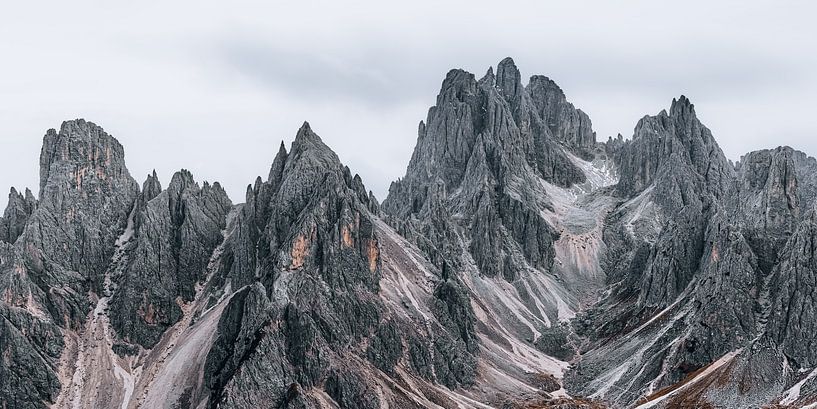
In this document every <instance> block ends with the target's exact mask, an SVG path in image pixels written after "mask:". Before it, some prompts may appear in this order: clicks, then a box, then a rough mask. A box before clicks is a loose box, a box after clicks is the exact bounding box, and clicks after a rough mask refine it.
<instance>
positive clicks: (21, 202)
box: [0, 188, 37, 244]
mask: <svg viewBox="0 0 817 409" xmlns="http://www.w3.org/2000/svg"><path fill="white" fill-rule="evenodd" d="M36 208H37V199H35V198H34V195H33V194H32V193H31V191H30V190H28V189H26V192H25V196H23V195H22V194H20V193H18V192H17V190H16V189H14V188H11V191H10V192H9V199H8V205H6V210H5V212H3V216H2V217H0V241H4V242H6V243H11V244H14V242H15V241H17V237H20V235H21V234H23V230H24V229H25V227H26V223H27V222H28V218H29V217H31V214H32V213H34V209H36Z"/></svg>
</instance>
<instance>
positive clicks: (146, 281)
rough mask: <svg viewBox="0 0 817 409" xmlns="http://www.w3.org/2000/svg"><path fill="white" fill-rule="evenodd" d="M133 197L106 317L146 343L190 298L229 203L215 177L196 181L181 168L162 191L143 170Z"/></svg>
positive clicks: (218, 236) (173, 320)
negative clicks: (123, 258) (126, 245)
mask: <svg viewBox="0 0 817 409" xmlns="http://www.w3.org/2000/svg"><path fill="white" fill-rule="evenodd" d="M157 192H161V193H157ZM137 202H138V203H139V205H138V206H137V210H136V211H135V214H134V215H133V217H134V220H133V221H132V226H131V227H132V228H134V229H135V230H134V232H133V234H134V240H133V242H132V243H131V244H130V245H131V247H132V248H131V249H129V253H130V256H129V258H128V261H127V265H126V267H125V268H124V271H123V272H122V276H121V277H115V281H116V282H117V283H118V286H119V289H118V291H116V293H115V295H114V296H113V298H112V300H111V309H112V314H111V321H112V324H113V326H114V328H116V330H117V333H118V334H119V336H120V337H121V338H123V339H124V340H125V341H127V342H130V343H133V344H139V345H141V346H143V347H145V348H150V347H152V346H153V345H155V344H156V342H158V340H159V338H160V337H161V335H162V334H163V333H164V332H165V331H166V330H167V329H168V328H169V327H170V326H172V325H173V324H175V323H176V322H177V321H178V320H179V319H180V318H181V315H182V310H181V305H182V304H183V303H185V302H190V301H192V300H193V297H194V295H195V286H196V283H198V282H199V281H202V280H203V279H204V278H205V274H206V268H207V265H208V263H209V260H210V255H211V254H212V253H213V250H215V248H216V246H218V245H219V244H220V243H221V241H222V240H223V236H222V233H221V231H222V230H224V229H225V228H226V216H227V213H228V212H229V211H230V208H231V206H232V204H231V203H230V199H229V198H228V197H227V194H226V193H225V192H224V190H223V189H222V188H221V186H220V185H219V184H218V183H217V182H216V183H215V184H213V185H210V184H209V183H207V182H204V185H203V186H202V187H199V185H198V184H197V183H196V182H195V181H194V180H193V175H192V174H191V173H190V172H188V171H186V170H182V171H180V172H177V173H176V174H174V175H173V179H172V180H171V182H170V185H169V186H168V188H167V190H164V191H161V187H160V185H159V181H158V179H157V178H156V175H155V173H154V174H153V175H151V176H149V177H148V179H147V180H146V181H145V183H144V189H143V190H142V192H141V194H140V196H139V198H138V200H137Z"/></svg>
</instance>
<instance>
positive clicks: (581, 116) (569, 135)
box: [526, 75, 596, 159]
mask: <svg viewBox="0 0 817 409" xmlns="http://www.w3.org/2000/svg"><path fill="white" fill-rule="evenodd" d="M526 89H527V91H528V94H529V95H530V96H531V100H532V101H533V103H534V105H535V106H536V110H537V111H538V113H539V117H540V118H542V121H544V122H545V124H546V125H547V127H548V129H550V133H551V134H552V135H553V137H554V138H555V139H556V140H558V141H560V142H562V143H564V144H565V145H566V146H568V147H570V148H571V149H572V150H573V151H574V152H576V153H577V154H579V155H581V156H582V157H585V158H591V159H592V156H593V151H594V150H595V149H596V133H595V132H594V131H593V125H592V123H591V122H590V117H588V116H587V114H586V113H584V112H582V110H580V109H576V108H575V107H574V106H573V104H571V103H570V102H568V101H567V98H566V97H565V94H564V92H563V91H562V89H561V88H560V87H559V86H558V85H556V82H554V81H553V80H551V79H550V78H548V77H545V76H544V75H534V76H532V77H531V78H530V82H529V83H528V85H527V87H526Z"/></svg>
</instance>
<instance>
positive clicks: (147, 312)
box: [139, 303, 156, 325]
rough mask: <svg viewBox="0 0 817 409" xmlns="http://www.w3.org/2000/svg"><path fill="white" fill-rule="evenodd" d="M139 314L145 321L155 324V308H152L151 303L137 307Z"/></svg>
mask: <svg viewBox="0 0 817 409" xmlns="http://www.w3.org/2000/svg"><path fill="white" fill-rule="evenodd" d="M139 316H140V317H142V320H144V321H145V322H146V323H148V324H150V325H156V310H155V309H154V308H153V304H150V303H149V304H148V305H147V306H145V305H144V304H142V306H141V307H140V308H139Z"/></svg>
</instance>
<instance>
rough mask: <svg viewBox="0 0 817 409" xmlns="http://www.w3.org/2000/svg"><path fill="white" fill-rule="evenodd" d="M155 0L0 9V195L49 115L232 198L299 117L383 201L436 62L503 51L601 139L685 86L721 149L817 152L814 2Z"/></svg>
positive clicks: (466, 62)
mask: <svg viewBox="0 0 817 409" xmlns="http://www.w3.org/2000/svg"><path fill="white" fill-rule="evenodd" d="M117 3H118V2H117ZM148 3H150V4H145V2H135V3H119V4H116V5H114V4H113V3H111V2H98V1H94V2H91V1H78V2H53V3H51V4H44V2H14V3H10V4H7V5H6V6H5V7H4V8H3V11H2V13H0V38H2V40H0V55H2V56H3V58H2V63H0V125H2V126H0V152H2V160H1V161H0V205H1V206H2V207H3V208H4V207H5V202H6V193H7V192H8V189H9V187H11V186H16V187H18V189H22V188H24V187H26V186H28V187H30V188H32V190H33V191H34V193H35V194H37V193H38V192H37V191H36V190H37V186H38V158H39V151H40V144H41V142H42V136H43V134H44V133H45V131H46V129H48V128H59V126H60V123H61V122H62V121H63V120H66V119H73V118H79V117H82V118H85V119H87V120H90V121H93V122H95V123H97V124H99V125H101V126H103V127H104V128H105V129H106V131H108V132H109V133H110V134H112V135H114V136H115V137H116V138H117V139H119V141H120V142H121V143H122V144H123V145H124V146H125V153H126V160H127V164H128V167H129V169H130V171H131V174H132V175H133V176H134V177H135V178H136V179H137V180H138V181H139V183H140V184H141V182H142V181H143V180H144V178H145V176H146V175H147V173H148V172H150V171H151V170H152V169H154V168H155V169H156V170H157V172H158V173H159V177H160V180H161V181H162V185H163V187H166V186H167V183H168V182H169V181H170V177H171V175H172V173H173V172H174V171H176V170H178V169H180V168H187V169H189V170H191V171H192V172H193V175H194V176H195V177H196V180H197V181H199V182H201V181H202V180H209V181H215V180H218V181H220V182H221V183H222V184H223V185H224V186H225V188H226V189H227V191H228V193H229V194H230V197H231V198H232V200H233V201H234V202H236V203H238V202H243V201H244V191H245V189H246V186H247V184H249V183H251V182H253V180H254V179H255V177H256V176H257V175H262V176H264V177H266V175H267V173H268V171H269V166H270V164H271V162H272V159H273V157H274V155H275V152H276V151H277V149H278V146H279V144H280V142H281V140H284V141H286V143H287V148H289V143H290V141H291V140H292V139H293V138H294V136H295V132H296V131H297V129H298V127H299V126H300V124H301V123H302V122H303V121H304V120H308V121H309V122H310V124H311V125H312V128H313V129H314V130H315V132H317V133H318V134H319V135H320V136H321V137H322V138H323V139H324V141H325V142H326V143H327V144H328V145H329V146H330V147H331V148H332V149H334V150H335V151H336V152H337V153H338V156H340V158H341V160H342V161H343V162H344V163H345V164H347V165H348V166H349V167H350V168H351V169H352V171H353V172H356V173H360V175H361V177H362V178H363V180H364V183H365V184H366V186H367V188H369V189H371V190H373V191H374V192H375V194H376V195H377V197H378V198H379V199H380V200H382V199H383V198H385V195H386V192H387V189H388V185H389V183H390V181H392V180H394V179H396V178H398V177H400V176H402V175H403V173H404V172H405V167H406V165H407V164H408V161H409V158H410V156H411V152H412V149H413V147H414V143H415V140H416V137H417V134H416V130H417V123H418V122H419V121H420V120H422V119H425V116H426V113H427V109H428V107H430V106H432V105H433V104H434V101H435V96H436V94H437V91H438V90H439V87H440V83H441V81H442V79H443V77H444V76H445V73H446V72H447V71H448V70H449V69H451V68H455V67H461V68H464V69H466V70H468V71H471V72H473V73H475V74H476V75H477V77H480V76H482V74H484V72H485V70H486V69H487V68H488V67H489V66H492V65H494V66H495V65H496V63H497V62H499V60H501V59H502V58H503V57H506V56H511V57H513V58H514V60H515V61H516V63H517V65H518V66H519V68H520V70H521V71H522V73H523V76H524V77H525V78H527V77H529V76H530V75H532V74H544V75H547V76H549V77H551V78H553V79H554V80H555V81H556V82H557V83H559V84H560V86H561V87H562V89H564V91H565V93H566V94H567V97H568V99H569V100H570V101H572V102H573V103H574V104H575V105H576V106H577V107H579V108H581V109H582V110H584V111H585V112H587V113H588V114H589V115H590V118H591V119H592V121H593V125H594V129H595V130H596V131H597V133H598V138H599V140H606V139H607V136H610V135H616V134H618V133H619V132H620V133H622V134H623V135H624V136H625V137H629V136H631V135H632V130H633V127H634V126H635V124H636V122H637V121H638V119H639V118H640V117H642V116H644V115H646V114H655V113H657V112H659V111H660V110H661V109H666V108H668V107H669V105H670V102H671V100H672V98H673V97H677V96H679V95H681V94H685V95H687V96H688V97H689V98H690V99H691V100H692V102H693V103H695V105H696V109H697V112H698V115H699V118H700V119H701V120H702V121H703V122H704V123H705V124H706V125H707V126H708V127H709V128H710V129H712V132H713V134H714V135H715V138H716V139H717V140H718V142H719V143H720V145H721V147H722V148H723V149H724V151H725V152H726V155H727V156H728V157H729V158H731V159H733V160H737V159H739V157H740V155H742V154H744V153H746V152H748V151H751V150H755V149H760V148H766V147H775V146H778V145H783V144H787V145H791V146H793V147H795V148H797V149H800V150H803V151H805V152H807V153H809V154H811V155H814V154H817V115H815V108H817V106H816V105H817V104H815V102H814V100H815V95H817V53H815V50H817V25H815V24H814V22H813V19H814V16H815V15H817V6H816V5H815V4H814V3H813V2H808V1H789V2H773V1H753V2H745V1H721V2H712V1H686V2H673V3H665V2H655V1H628V2H609V1H572V2H558V3H557V2H514V1H504V2H498V1H492V2H482V1H467V2H445V3H444V4H443V2H434V1H428V2H426V1H412V2H401V4H398V5H394V4H391V3H393V2H383V1H365V2H364V1H360V2H335V1H325V2H309V1H303V2H297V3H296V2H286V3H283V2H281V3H279V2H257V3H251V2H213V1H195V2H194V1H190V2H148ZM341 3H343V4H341ZM714 3H717V4H714ZM227 6H229V7H227Z"/></svg>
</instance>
